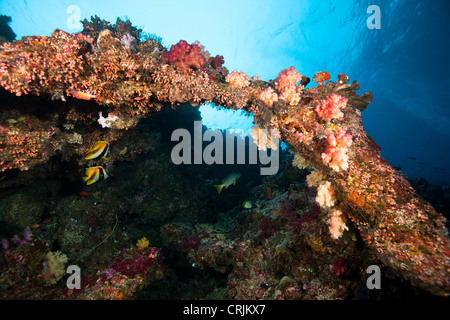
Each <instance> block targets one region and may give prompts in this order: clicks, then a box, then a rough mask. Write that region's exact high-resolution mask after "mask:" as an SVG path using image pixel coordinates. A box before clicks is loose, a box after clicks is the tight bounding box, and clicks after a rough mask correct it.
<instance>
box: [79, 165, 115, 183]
mask: <svg viewBox="0 0 450 320" xmlns="http://www.w3.org/2000/svg"><path fill="white" fill-rule="evenodd" d="M108 178H109V174H108V173H107V172H106V170H105V169H104V168H103V167H102V166H97V167H91V168H87V169H86V171H85V176H84V177H83V182H84V183H86V184H87V185H90V184H93V183H95V182H97V181H99V180H101V179H103V180H105V179H108Z"/></svg>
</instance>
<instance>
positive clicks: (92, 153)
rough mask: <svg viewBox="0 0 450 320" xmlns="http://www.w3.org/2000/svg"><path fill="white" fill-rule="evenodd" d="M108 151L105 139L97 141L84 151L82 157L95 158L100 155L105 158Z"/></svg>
mask: <svg viewBox="0 0 450 320" xmlns="http://www.w3.org/2000/svg"><path fill="white" fill-rule="evenodd" d="M108 151H109V143H108V142H106V141H97V142H96V143H94V145H93V146H92V147H91V148H90V149H89V150H88V152H87V153H86V155H85V156H84V158H85V159H88V160H91V159H96V158H98V157H102V158H103V159H106V156H107V155H108Z"/></svg>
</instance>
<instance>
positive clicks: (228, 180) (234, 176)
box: [213, 173, 241, 194]
mask: <svg viewBox="0 0 450 320" xmlns="http://www.w3.org/2000/svg"><path fill="white" fill-rule="evenodd" d="M240 176H241V174H240V173H230V174H229V175H227V176H226V177H225V178H223V180H222V182H221V184H215V185H213V187H214V188H216V189H217V192H218V193H219V194H220V193H221V192H222V189H223V187H225V189H228V187H229V186H230V185H232V184H236V181H237V180H238V179H239V177H240Z"/></svg>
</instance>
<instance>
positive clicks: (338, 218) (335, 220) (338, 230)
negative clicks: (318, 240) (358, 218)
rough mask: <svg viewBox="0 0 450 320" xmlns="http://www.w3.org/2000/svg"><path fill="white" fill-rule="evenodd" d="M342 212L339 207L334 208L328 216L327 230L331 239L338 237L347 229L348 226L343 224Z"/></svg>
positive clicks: (344, 219)
mask: <svg viewBox="0 0 450 320" xmlns="http://www.w3.org/2000/svg"><path fill="white" fill-rule="evenodd" d="M346 220H347V219H346V218H345V216H344V214H343V213H342V211H341V210H339V209H334V210H333V211H332V212H331V215H330V218H329V219H328V221H327V223H328V230H329V231H330V235H331V237H332V238H333V239H339V238H340V237H341V236H342V234H343V233H344V231H345V230H348V227H347V226H346V225H345V221H346Z"/></svg>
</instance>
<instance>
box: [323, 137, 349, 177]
mask: <svg viewBox="0 0 450 320" xmlns="http://www.w3.org/2000/svg"><path fill="white" fill-rule="evenodd" d="M351 145H352V135H351V134H350V133H346V132H345V130H343V129H340V130H339V131H337V132H336V133H330V134H329V135H328V137H327V149H326V150H325V152H324V153H322V162H323V163H324V164H328V165H329V166H330V168H332V169H333V170H335V171H340V170H347V169H348V155H347V151H348V148H349V147H350V146H351Z"/></svg>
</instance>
